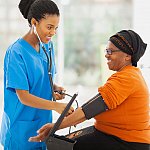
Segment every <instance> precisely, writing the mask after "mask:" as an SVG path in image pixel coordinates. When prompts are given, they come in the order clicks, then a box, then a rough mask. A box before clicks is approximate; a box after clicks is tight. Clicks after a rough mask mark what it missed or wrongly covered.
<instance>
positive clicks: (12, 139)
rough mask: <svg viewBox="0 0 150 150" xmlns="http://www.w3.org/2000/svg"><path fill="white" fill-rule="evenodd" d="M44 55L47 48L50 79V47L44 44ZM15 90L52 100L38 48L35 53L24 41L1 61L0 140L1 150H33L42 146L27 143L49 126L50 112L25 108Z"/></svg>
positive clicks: (53, 72)
mask: <svg viewBox="0 0 150 150" xmlns="http://www.w3.org/2000/svg"><path fill="white" fill-rule="evenodd" d="M44 47H45V48H46V50H47V52H48V49H49V48H51V49H52V50H51V56H52V70H51V72H52V75H54V74H55V60H54V50H53V45H52V43H51V42H50V43H48V44H44ZM15 89H21V90H28V91H29V93H31V94H33V95H35V96H38V97H41V98H44V99H47V100H51V99H52V91H51V87H50V81H49V76H48V68H47V59H46V55H45V53H44V51H43V50H42V47H40V52H39V53H38V52H37V51H36V50H35V49H34V48H33V47H32V46H31V45H30V44H29V43H28V42H26V41H25V40H24V39H22V38H21V39H18V40H17V41H16V42H15V43H14V44H13V45H11V46H10V47H9V48H8V50H7V51H6V55H5V59H4V113H3V117H2V125H1V134H0V140H1V143H2V145H4V148H5V149H9V150H32V149H33V150H35V149H38V148H39V147H44V146H45V143H43V142H41V143H34V142H28V139H29V137H31V136H35V135H37V133H36V132H37V130H38V129H39V128H40V127H41V126H42V125H44V124H46V123H48V122H52V111H50V110H42V109H36V108H32V107H29V106H25V105H24V104H22V103H21V102H20V100H19V99H18V97H17V94H16V91H15Z"/></svg>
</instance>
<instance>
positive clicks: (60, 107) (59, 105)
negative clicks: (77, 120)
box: [55, 102, 74, 116]
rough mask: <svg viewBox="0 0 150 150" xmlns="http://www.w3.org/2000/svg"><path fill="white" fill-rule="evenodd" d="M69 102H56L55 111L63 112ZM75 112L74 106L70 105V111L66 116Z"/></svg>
mask: <svg viewBox="0 0 150 150" xmlns="http://www.w3.org/2000/svg"><path fill="white" fill-rule="evenodd" d="M66 106H67V104H66V103H58V102H56V103H55V111H56V112H58V113H59V114H61V113H62V112H63V111H64V109H65V108H66ZM73 112H74V108H73V107H70V109H69V111H68V112H67V114H66V116H68V115H70V114H72V113H73Z"/></svg>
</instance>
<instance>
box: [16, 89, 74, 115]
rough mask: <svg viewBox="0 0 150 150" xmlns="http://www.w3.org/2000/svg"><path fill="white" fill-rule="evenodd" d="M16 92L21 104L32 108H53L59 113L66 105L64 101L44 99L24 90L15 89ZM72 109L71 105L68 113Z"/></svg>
mask: <svg viewBox="0 0 150 150" xmlns="http://www.w3.org/2000/svg"><path fill="white" fill-rule="evenodd" d="M16 93H17V95H18V97H19V100H20V102H21V103H22V104H24V105H27V106H30V107H34V108H39V109H45V110H54V111H56V112H58V113H60V114H61V113H62V111H63V110H64V109H65V107H66V105H67V104H65V103H58V102H53V101H49V100H45V99H43V98H40V97H37V96H34V95H32V94H30V93H29V91H26V90H16ZM73 110H74V109H73V108H72V107H71V108H70V110H69V112H68V113H69V114H71V113H72V111H73Z"/></svg>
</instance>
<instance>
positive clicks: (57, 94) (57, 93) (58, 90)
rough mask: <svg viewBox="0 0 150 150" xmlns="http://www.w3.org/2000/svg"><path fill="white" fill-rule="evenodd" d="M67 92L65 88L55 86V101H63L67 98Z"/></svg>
mask: <svg viewBox="0 0 150 150" xmlns="http://www.w3.org/2000/svg"><path fill="white" fill-rule="evenodd" d="M65 91H66V90H65V89H64V88H63V87H61V86H57V85H55V86H54V96H55V99H56V100H62V99H64V98H65V94H63V93H65Z"/></svg>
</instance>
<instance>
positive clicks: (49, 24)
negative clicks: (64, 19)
mask: <svg viewBox="0 0 150 150" xmlns="http://www.w3.org/2000/svg"><path fill="white" fill-rule="evenodd" d="M58 24H59V16H57V15H45V16H44V18H42V19H41V20H40V21H39V22H38V21H36V25H35V26H36V31H37V33H38V35H39V37H40V39H41V41H42V42H43V43H48V42H49V41H50V40H51V38H52V36H54V35H55V34H56V30H57V28H58Z"/></svg>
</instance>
